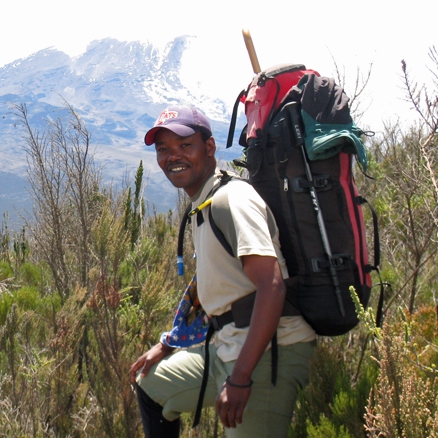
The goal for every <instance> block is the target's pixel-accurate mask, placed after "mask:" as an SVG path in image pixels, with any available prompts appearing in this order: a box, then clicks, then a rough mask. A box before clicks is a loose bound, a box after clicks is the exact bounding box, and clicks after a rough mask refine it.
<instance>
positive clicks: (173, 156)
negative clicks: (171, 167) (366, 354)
mask: <svg viewBox="0 0 438 438" xmlns="http://www.w3.org/2000/svg"><path fill="white" fill-rule="evenodd" d="M168 159H169V161H178V160H180V159H181V150H180V149H179V148H171V149H170V150H169V158H168Z"/></svg>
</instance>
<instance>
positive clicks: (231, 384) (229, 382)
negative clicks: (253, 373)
mask: <svg viewBox="0 0 438 438" xmlns="http://www.w3.org/2000/svg"><path fill="white" fill-rule="evenodd" d="M225 383H226V384H227V385H230V386H234V387H235V388H250V387H251V386H252V384H253V383H254V381H253V380H252V379H249V383H247V384H246V385H238V384H237V383H233V382H232V381H231V380H230V376H227V378H226V379H225Z"/></svg>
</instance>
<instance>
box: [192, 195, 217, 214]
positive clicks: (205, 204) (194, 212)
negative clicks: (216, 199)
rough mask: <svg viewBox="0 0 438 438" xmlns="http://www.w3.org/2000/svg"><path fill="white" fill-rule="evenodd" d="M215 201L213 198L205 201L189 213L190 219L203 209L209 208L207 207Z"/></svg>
mask: <svg viewBox="0 0 438 438" xmlns="http://www.w3.org/2000/svg"><path fill="white" fill-rule="evenodd" d="M212 200H213V198H210V199H207V200H206V201H204V202H203V203H202V204H200V205H198V207H196V208H194V209H193V210H192V211H191V212H190V213H189V217H191V216H193V215H194V214H196V213H199V212H200V211H201V210H202V209H203V208H205V207H207V205H210V204H211V201H212Z"/></svg>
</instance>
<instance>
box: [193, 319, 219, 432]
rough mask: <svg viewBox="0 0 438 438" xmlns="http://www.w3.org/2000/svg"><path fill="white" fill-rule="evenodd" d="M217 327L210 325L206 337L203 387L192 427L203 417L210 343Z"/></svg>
mask: <svg viewBox="0 0 438 438" xmlns="http://www.w3.org/2000/svg"><path fill="white" fill-rule="evenodd" d="M214 332H215V329H214V327H213V325H212V324H210V327H208V332H207V336H206V337H205V363H204V374H203V375H202V383H201V389H200V390H199V397H198V404H197V405H196V411H195V418H194V419H193V425H192V427H196V426H197V425H198V424H199V420H200V419H201V412H202V405H203V404H204V396H205V390H206V389H207V382H208V370H209V368H210V350H209V345H210V341H211V338H212V336H213V333H214Z"/></svg>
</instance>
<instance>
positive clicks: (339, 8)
mask: <svg viewBox="0 0 438 438" xmlns="http://www.w3.org/2000/svg"><path fill="white" fill-rule="evenodd" d="M2 3H3V4H2V7H1V18H0V20H1V24H0V38H1V50H0V67H2V66H4V65H6V64H8V63H11V62H13V61H15V60H17V59H20V58H24V57H27V56H29V55H31V54H32V53H35V52H37V51H39V50H42V49H46V48H48V47H54V48H56V49H59V50H61V51H64V52H66V53H67V54H68V55H70V56H79V55H80V54H82V53H83V52H84V51H85V50H86V47H87V45H88V44H89V43H90V42H92V41H94V40H100V39H104V38H107V37H112V38H116V39H118V40H120V41H128V42H129V41H140V42H144V43H152V44H154V45H157V46H158V47H160V48H164V47H165V45H166V44H167V43H169V42H170V41H172V40H173V39H174V38H175V37H178V36H181V35H191V36H194V37H196V39H195V40H194V43H193V47H192V48H191V49H190V51H188V52H187V55H186V59H185V62H184V66H185V67H184V69H185V71H184V75H185V76H186V78H187V80H188V81H192V82H191V83H192V84H193V86H195V85H196V84H203V86H204V87H205V89H206V90H208V91H209V92H211V93H212V94H213V95H214V94H217V95H218V96H222V97H223V98H224V99H225V100H226V101H227V102H229V105H230V106H231V105H232V102H233V101H234V98H235V96H237V94H238V92H239V91H240V90H242V89H243V88H245V87H246V86H247V85H248V83H249V82H250V81H251V79H252V77H253V72H252V68H251V64H250V62H249V58H248V55H247V52H246V48H245V45H244V41H243V37H242V29H248V30H249V31H250V32H251V35H252V38H253V41H254V45H255V49H256V52H257V55H258V58H259V62H260V65H261V67H262V69H263V68H268V67H271V66H272V65H275V64H279V63H288V62H293V63H302V64H305V65H306V67H307V68H311V69H314V70H317V71H319V72H320V73H321V75H323V76H333V74H334V62H333V59H334V60H336V63H337V65H338V66H339V67H340V68H341V69H343V70H345V77H346V91H347V94H348V93H349V91H351V90H352V89H353V87H354V83H355V81H356V72H357V71H358V70H359V72H360V73H361V74H362V75H365V74H366V73H367V72H368V70H369V68H370V65H371V64H372V70H371V72H372V73H371V80H370V83H369V85H368V87H367V88H366V90H365V94H364V96H363V97H362V100H363V105H365V106H366V108H368V110H367V113H366V117H365V119H366V120H365V123H368V124H371V125H372V124H373V123H375V124H376V125H377V123H376V120H383V119H385V120H389V119H392V118H393V117H394V116H395V115H402V116H403V117H406V115H407V114H409V111H408V110H409V105H408V103H406V102H404V101H403V97H404V92H403V90H402V82H401V78H400V74H401V68H400V66H401V60H402V59H404V60H405V61H406V62H407V63H408V68H409V70H410V72H411V76H412V78H413V79H415V80H417V81H418V82H420V83H422V82H424V81H426V80H427V78H428V77H429V76H430V75H428V70H427V66H429V67H430V66H431V63H430V62H429V58H428V51H429V48H430V47H432V46H433V45H435V44H438V41H437V39H438V36H437V25H436V16H437V13H438V3H437V2H436V1H434V0H416V1H415V2H410V3H406V2H401V1H399V0H397V1H395V0H379V1H377V0H369V1H368V2H364V1H356V0H349V1H345V0H332V1H329V0H324V1H321V0H313V1H307V2H305V1H303V0H301V1H300V2H292V1H290V0H276V1H275V2H263V1H261V0H259V1H254V0H253V1H248V0H219V1H212V0H211V1H205V0H166V1H161V2H152V1H150V0H143V1H141V0H110V1H108V0H106V1H103V0H74V1H72V2H65V1H60V0H37V1H36V0H16V1H10V0H9V1H7V2H6V1H4V2H2ZM350 94H351V93H350ZM407 117H409V115H407ZM371 128H373V126H371Z"/></svg>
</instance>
